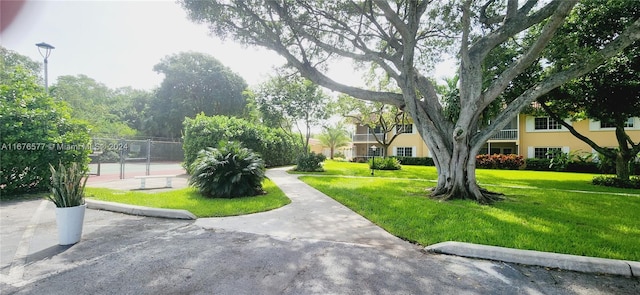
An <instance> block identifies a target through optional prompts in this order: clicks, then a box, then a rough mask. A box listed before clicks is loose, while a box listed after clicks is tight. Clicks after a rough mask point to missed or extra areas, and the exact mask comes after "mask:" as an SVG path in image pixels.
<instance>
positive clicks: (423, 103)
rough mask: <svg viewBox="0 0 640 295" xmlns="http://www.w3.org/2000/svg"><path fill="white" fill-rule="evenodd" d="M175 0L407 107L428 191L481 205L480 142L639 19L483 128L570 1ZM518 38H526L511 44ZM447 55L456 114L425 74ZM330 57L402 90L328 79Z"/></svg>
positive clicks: (484, 196)
mask: <svg viewBox="0 0 640 295" xmlns="http://www.w3.org/2000/svg"><path fill="white" fill-rule="evenodd" d="M181 2H182V5H183V6H184V7H185V9H186V10H187V12H188V14H189V16H190V17H191V18H192V19H193V20H195V21H198V22H206V23H208V24H209V25H210V27H211V28H212V30H213V32H214V33H215V34H217V35H219V36H222V37H232V38H234V39H235V40H239V41H241V42H243V43H245V44H250V45H257V46H262V47H266V48H269V49H271V50H274V51H276V52H277V53H279V54H280V55H282V56H283V57H284V58H285V59H286V60H287V62H288V65H290V66H291V67H294V68H296V69H297V70H298V71H300V73H302V75H303V76H305V77H307V78H308V79H310V80H311V81H313V82H315V83H317V84H319V85H321V86H324V87H326V88H329V89H331V90H334V91H338V92H342V93H346V94H349V95H351V96H353V97H356V98H360V99H365V100H370V101H376V102H381V103H386V104H391V105H396V106H398V107H399V108H400V109H403V110H405V111H406V112H407V113H408V114H409V115H410V117H411V118H412V119H413V121H414V124H415V125H416V127H417V129H418V131H419V133H420V134H421V136H422V138H423V140H424V141H425V143H426V144H427V146H428V147H429V149H430V151H431V153H432V155H433V159H434V163H435V165H436V167H437V169H438V183H437V186H436V187H435V188H434V190H433V192H432V195H433V196H434V197H437V198H440V199H449V198H462V199H474V200H477V201H479V202H489V201H490V200H491V199H493V198H494V197H496V195H495V194H492V193H490V192H487V191H486V190H483V189H481V188H480V187H479V186H478V184H477V181H476V175H475V165H476V163H475V161H476V160H475V156H476V155H477V153H478V151H479V150H480V149H481V148H482V146H483V145H484V143H485V142H486V141H487V140H488V139H490V138H491V136H493V135H494V134H496V133H497V132H498V131H499V130H501V129H502V128H503V127H505V126H506V125H507V124H508V123H509V122H510V121H511V120H512V119H513V118H514V117H515V116H517V115H518V113H520V112H521V111H522V110H523V109H524V108H525V107H527V106H529V105H530V104H531V103H532V102H533V101H535V99H536V98H538V97H540V96H542V95H544V94H546V93H548V92H549V91H551V90H552V89H554V88H556V87H558V86H560V85H562V84H563V83H566V82H568V81H570V80H572V79H574V78H576V77H579V76H581V75H584V74H586V73H588V72H590V71H592V70H593V69H595V68H596V67H597V66H598V65H600V64H602V63H603V62H604V61H605V60H607V59H608V58H610V57H612V56H615V55H616V54H617V53H618V52H620V51H621V50H623V49H624V48H626V47H628V46H629V45H631V44H632V43H633V42H635V40H638V39H640V20H638V16H634V17H631V18H621V19H620V21H621V24H623V25H622V26H621V30H619V31H618V32H616V34H612V35H607V36H598V37H600V38H602V39H603V40H606V42H605V43H603V44H606V45H604V46H601V47H594V48H590V50H589V51H585V52H581V53H583V54H582V55H581V56H579V58H578V59H575V60H574V63H572V64H570V65H568V66H567V67H564V68H560V69H558V71H556V72H555V73H554V74H553V75H549V76H547V77H546V78H545V79H543V80H542V81H540V82H538V83H536V84H535V85H533V86H532V87H529V88H528V89H526V90H525V91H523V92H521V93H520V94H519V95H518V96H516V97H515V98H514V99H513V100H512V101H511V102H509V103H507V104H503V105H501V111H500V113H499V114H497V115H496V116H495V117H494V118H492V119H491V124H488V125H487V126H484V127H482V126H480V125H479V124H478V122H481V121H482V120H480V118H481V117H482V114H483V112H484V111H485V110H486V109H487V107H489V106H490V105H492V103H494V102H495V101H496V100H498V99H500V98H501V95H502V93H503V92H504V91H505V89H507V88H508V87H509V86H510V85H512V83H513V81H514V79H516V78H517V77H518V76H519V75H520V74H522V73H524V72H525V71H526V70H527V69H528V68H530V67H531V66H538V63H537V61H538V60H539V57H540V55H541V53H542V51H543V50H544V48H545V47H546V45H547V44H548V43H549V41H550V40H551V39H552V38H553V36H554V35H555V33H556V31H557V30H558V28H560V27H561V26H562V25H563V24H564V22H565V18H566V17H567V16H568V15H569V14H570V13H571V11H572V9H573V8H574V6H575V5H576V3H577V2H578V1H577V0H552V1H545V2H544V3H538V1H535V0H528V1H518V0H505V1H499V0H488V1H483V2H482V3H479V2H478V1H473V0H463V1H449V2H446V3H445V2H442V1H427V0H423V1H419V0H416V1H397V2H390V1H383V0H368V1H367V0H365V1H359V2H352V1H349V2H346V1H296V2H290V1H256V2H255V3H248V2H246V1H213V0H210V1H201V0H182V1H181ZM600 5H603V6H604V5H606V3H601V4H600ZM589 13H596V14H597V13H602V12H601V11H600V10H594V11H591V12H589ZM610 17H613V18H617V16H616V15H612V16H610ZM534 30H535V31H534ZM525 36H526V37H527V38H529V40H530V41H529V42H522V43H521V42H517V41H518V40H520V39H522V38H524V37H525ZM510 40H515V41H516V42H515V43H516V44H520V45H518V47H514V48H515V49H516V50H515V52H516V53H517V55H516V56H515V57H514V58H512V59H510V60H499V62H500V63H501V64H506V67H504V70H502V71H500V72H496V74H495V75H493V76H491V77H486V76H484V73H486V71H485V70H484V69H487V68H493V67H494V66H496V65H495V64H490V62H491V61H494V60H493V59H491V58H489V57H490V56H491V52H492V51H493V50H495V49H496V48H500V46H501V45H502V44H505V42H508V41H510ZM451 52H457V58H458V60H459V64H460V68H459V73H458V74H459V76H460V85H459V87H458V88H459V90H460V115H459V117H458V118H457V120H455V121H451V120H448V119H447V118H446V117H445V116H444V113H443V106H442V104H441V103H440V100H439V99H438V95H437V93H436V91H435V87H434V83H433V82H432V80H431V79H429V78H428V75H429V70H430V68H432V67H433V66H434V65H435V62H436V61H437V60H438V59H439V58H441V57H442V54H443V53H451ZM337 57H340V58H346V59H350V60H353V61H355V62H357V63H360V64H375V65H376V67H378V68H379V69H382V70H383V71H384V72H385V74H386V75H388V76H389V77H390V78H391V80H393V81H394V83H395V84H397V87H398V88H399V89H400V90H401V93H396V92H388V91H371V90H366V89H362V88H358V87H353V86H348V85H345V84H343V83H340V82H338V81H335V80H333V79H331V78H330V77H328V76H327V75H326V74H325V69H326V67H325V65H327V63H328V62H331V61H335V58H337ZM494 62H495V61H494ZM484 81H490V82H489V83H488V85H486V84H484V83H483V82H484Z"/></svg>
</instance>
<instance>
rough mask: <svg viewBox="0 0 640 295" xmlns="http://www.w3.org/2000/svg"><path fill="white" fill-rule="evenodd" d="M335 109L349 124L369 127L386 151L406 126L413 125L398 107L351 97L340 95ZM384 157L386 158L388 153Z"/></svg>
mask: <svg viewBox="0 0 640 295" xmlns="http://www.w3.org/2000/svg"><path fill="white" fill-rule="evenodd" d="M335 108H336V109H337V110H338V112H339V113H340V114H341V115H342V116H343V117H344V118H346V119H347V121H348V122H351V123H353V124H356V125H359V126H365V127H367V128H368V129H369V130H370V131H371V134H372V135H373V138H374V139H375V140H376V142H378V144H380V145H381V146H382V148H383V150H385V151H387V150H389V146H390V145H391V144H392V143H393V141H394V140H395V139H396V138H397V137H398V136H399V135H400V134H402V133H403V132H402V131H403V128H404V126H405V125H408V124H411V120H409V118H407V115H406V113H405V112H404V111H403V110H402V109H400V108H399V107H397V106H394V105H389V104H385V103H381V102H370V101H364V100H361V99H357V98H353V97H351V96H349V95H340V96H339V97H338V102H337V103H336V106H335ZM373 130H379V132H373ZM389 135H390V136H389ZM383 156H384V157H385V158H386V156H387V155H386V153H385V154H384V155H383Z"/></svg>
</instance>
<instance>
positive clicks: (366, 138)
mask: <svg viewBox="0 0 640 295" xmlns="http://www.w3.org/2000/svg"><path fill="white" fill-rule="evenodd" d="M376 136H377V137H378V138H382V137H383V136H384V134H383V133H376ZM352 141H353V142H354V143H359V142H376V138H375V137H374V136H373V134H369V133H366V134H354V135H353V138H352Z"/></svg>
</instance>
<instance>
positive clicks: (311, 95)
mask: <svg viewBox="0 0 640 295" xmlns="http://www.w3.org/2000/svg"><path fill="white" fill-rule="evenodd" d="M256 99H257V103H258V105H259V107H258V108H259V110H260V112H261V113H262V120H263V122H264V123H265V124H266V125H267V126H271V127H280V128H282V129H283V130H285V131H287V132H290V131H291V130H292V129H293V128H294V126H295V127H296V128H297V129H298V131H299V133H300V135H301V137H302V136H304V141H303V151H304V152H305V153H306V152H308V151H309V138H311V128H312V127H313V126H314V125H317V124H319V123H320V122H321V121H322V120H325V119H327V118H328V117H329V114H330V112H329V109H328V108H327V104H328V102H329V97H328V96H327V95H325V94H324V93H323V92H322V89H321V88H320V87H319V86H318V85H316V84H314V83H313V82H311V81H310V80H308V79H305V78H303V77H301V76H299V75H297V74H292V75H284V74H282V75H279V76H276V77H274V78H271V80H269V81H267V82H265V83H264V84H263V85H261V87H260V90H259V91H258V93H257V96H256ZM298 121H301V122H302V123H303V125H304V128H305V132H304V135H303V132H302V130H301V129H300V128H299V127H298V124H297V122H298Z"/></svg>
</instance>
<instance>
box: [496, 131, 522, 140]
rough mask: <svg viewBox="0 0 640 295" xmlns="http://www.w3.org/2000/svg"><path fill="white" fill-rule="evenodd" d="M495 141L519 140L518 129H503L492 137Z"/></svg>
mask: <svg viewBox="0 0 640 295" xmlns="http://www.w3.org/2000/svg"><path fill="white" fill-rule="evenodd" d="M491 139H493V140H516V139H518V129H503V130H500V131H498V133H497V134H496V135H494V136H493V137H491Z"/></svg>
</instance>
